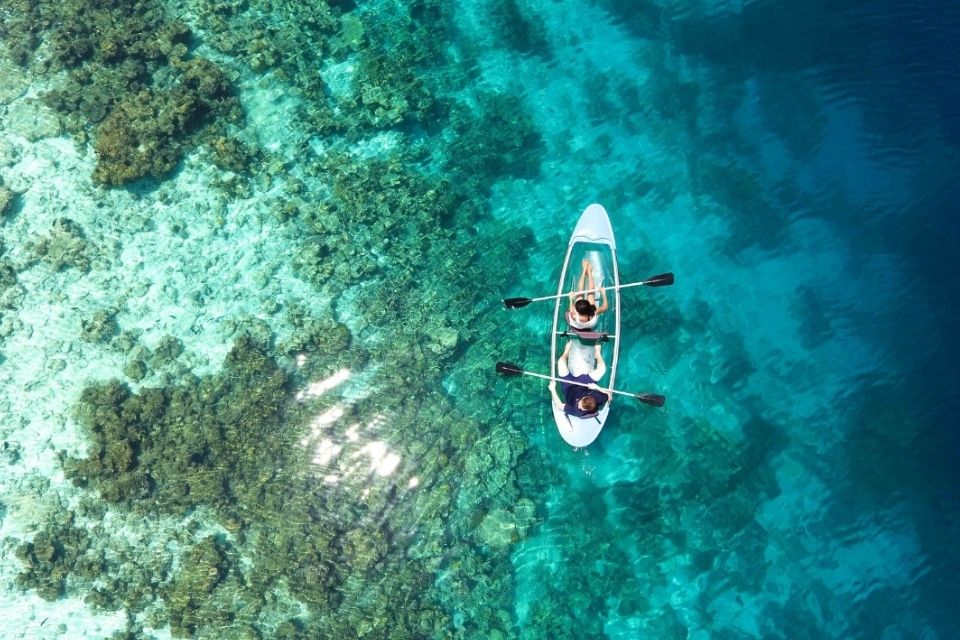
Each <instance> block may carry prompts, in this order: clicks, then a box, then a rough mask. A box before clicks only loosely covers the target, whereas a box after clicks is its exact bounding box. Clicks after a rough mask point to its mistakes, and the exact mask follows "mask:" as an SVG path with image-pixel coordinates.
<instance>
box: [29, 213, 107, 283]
mask: <svg viewBox="0 0 960 640" xmlns="http://www.w3.org/2000/svg"><path fill="white" fill-rule="evenodd" d="M27 248H28V250H30V252H31V253H33V254H34V255H35V256H36V257H37V258H39V259H40V261H41V262H43V263H44V264H45V265H47V266H48V267H50V268H51V269H53V270H54V271H63V270H64V269H78V270H80V271H89V270H90V268H91V266H92V264H93V261H94V259H95V257H96V249H95V247H94V246H93V245H92V244H91V243H90V242H89V241H88V240H87V238H86V235H85V234H84V232H83V229H82V228H81V227H80V225H79V224H77V223H76V222H74V221H73V220H71V219H70V218H60V219H58V220H56V221H55V222H54V223H53V226H52V227H51V229H50V235H48V236H45V237H41V238H40V239H39V240H38V241H36V242H31V243H28V244H27Z"/></svg>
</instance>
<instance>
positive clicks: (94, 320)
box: [80, 309, 119, 343]
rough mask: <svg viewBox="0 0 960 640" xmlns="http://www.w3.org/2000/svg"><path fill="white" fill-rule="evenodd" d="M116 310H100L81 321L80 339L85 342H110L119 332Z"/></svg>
mask: <svg viewBox="0 0 960 640" xmlns="http://www.w3.org/2000/svg"><path fill="white" fill-rule="evenodd" d="M116 315H117V310H116V309H98V310H97V311H95V312H94V314H93V315H92V316H91V317H89V318H84V319H82V320H81V321H80V339H81V340H83V341H84V342H101V343H102V342H108V341H109V340H110V338H112V337H113V336H114V335H116V334H117V333H118V332H119V325H117V321H116V319H115V317H116Z"/></svg>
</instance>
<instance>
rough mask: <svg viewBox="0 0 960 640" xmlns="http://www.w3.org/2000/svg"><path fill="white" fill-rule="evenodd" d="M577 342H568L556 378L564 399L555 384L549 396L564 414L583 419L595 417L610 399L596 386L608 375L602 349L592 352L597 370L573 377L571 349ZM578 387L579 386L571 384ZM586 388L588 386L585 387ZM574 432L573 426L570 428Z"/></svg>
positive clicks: (596, 346)
mask: <svg viewBox="0 0 960 640" xmlns="http://www.w3.org/2000/svg"><path fill="white" fill-rule="evenodd" d="M574 342H575V340H571V341H569V342H567V346H566V347H564V349H563V354H562V355H561V356H560V358H559V359H558V360H557V375H558V376H559V378H560V384H561V388H562V389H563V399H561V398H560V396H559V395H558V394H557V389H556V383H551V384H550V387H549V388H550V393H551V395H552V396H553V405H554V406H555V407H556V408H557V409H560V410H561V411H563V412H564V413H566V414H568V415H571V416H576V417H580V418H586V417H589V416H592V415H596V413H597V412H598V411H600V409H602V408H603V405H604V404H606V403H608V402H610V398H611V395H610V394H609V393H607V392H606V391H603V390H601V389H600V387H598V386H597V382H599V381H600V379H601V378H603V376H604V375H605V374H606V372H607V365H606V363H605V362H604V361H603V354H602V353H601V350H600V345H599V344H598V345H595V346H594V348H593V353H594V358H595V361H594V362H595V366H594V367H593V369H592V370H591V371H590V372H589V373H582V374H579V375H573V374H571V373H570V368H569V363H568V358H569V355H570V348H571V347H572V346H573V343H574ZM570 383H577V384H570ZM584 385H587V386H584ZM570 428H571V429H572V428H573V426H572V425H571V426H570Z"/></svg>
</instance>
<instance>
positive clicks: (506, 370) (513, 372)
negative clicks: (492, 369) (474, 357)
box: [497, 362, 523, 376]
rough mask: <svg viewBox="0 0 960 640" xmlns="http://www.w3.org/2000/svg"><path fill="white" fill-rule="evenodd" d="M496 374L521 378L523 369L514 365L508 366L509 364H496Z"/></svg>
mask: <svg viewBox="0 0 960 640" xmlns="http://www.w3.org/2000/svg"><path fill="white" fill-rule="evenodd" d="M497 373H502V374H503V375H506V376H522V375H523V369H521V368H520V367H518V366H517V365H515V364H510V363H509V362H498V363H497Z"/></svg>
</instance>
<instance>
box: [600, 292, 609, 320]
mask: <svg viewBox="0 0 960 640" xmlns="http://www.w3.org/2000/svg"><path fill="white" fill-rule="evenodd" d="M600 299H601V300H603V302H602V303H601V304H600V306H599V307H597V315H600V314H601V313H603V312H604V311H606V310H607V309H609V308H610V305H609V304H607V289H606V288H605V287H600Z"/></svg>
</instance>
